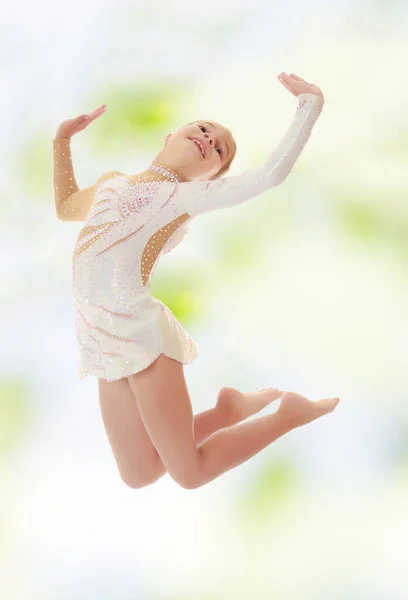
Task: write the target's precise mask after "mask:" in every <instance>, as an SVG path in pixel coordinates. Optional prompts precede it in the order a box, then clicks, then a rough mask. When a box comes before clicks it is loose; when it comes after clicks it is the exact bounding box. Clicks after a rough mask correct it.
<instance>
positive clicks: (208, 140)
mask: <svg viewBox="0 0 408 600" xmlns="http://www.w3.org/2000/svg"><path fill="white" fill-rule="evenodd" d="M204 137H205V138H206V139H207V142H208V143H209V144H210V145H211V144H213V143H214V142H213V139H212V136H211V134H210V133H208V132H207V131H206V132H205V133H204Z"/></svg>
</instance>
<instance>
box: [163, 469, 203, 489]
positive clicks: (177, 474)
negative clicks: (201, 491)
mask: <svg viewBox="0 0 408 600" xmlns="http://www.w3.org/2000/svg"><path fill="white" fill-rule="evenodd" d="M169 475H170V477H171V478H172V479H173V480H174V481H175V482H176V483H178V484H179V486H180V487H182V488H184V489H185V490H195V489H197V488H199V487H201V486H202V485H203V484H204V481H203V479H202V477H201V474H200V472H199V471H198V470H194V471H170V470H169Z"/></svg>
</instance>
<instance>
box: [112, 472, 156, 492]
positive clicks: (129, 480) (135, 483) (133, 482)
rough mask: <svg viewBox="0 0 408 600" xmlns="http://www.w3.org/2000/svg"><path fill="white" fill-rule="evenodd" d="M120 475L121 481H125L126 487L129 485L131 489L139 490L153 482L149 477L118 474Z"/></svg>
mask: <svg viewBox="0 0 408 600" xmlns="http://www.w3.org/2000/svg"><path fill="white" fill-rule="evenodd" d="M120 477H121V479H122V481H123V483H125V484H126V485H127V487H130V488H131V489H132V490H140V489H141V488H143V487H146V486H147V485H150V484H151V483H153V481H152V480H151V479H143V478H142V477H132V476H130V477H129V476H128V475H122V473H121V474H120Z"/></svg>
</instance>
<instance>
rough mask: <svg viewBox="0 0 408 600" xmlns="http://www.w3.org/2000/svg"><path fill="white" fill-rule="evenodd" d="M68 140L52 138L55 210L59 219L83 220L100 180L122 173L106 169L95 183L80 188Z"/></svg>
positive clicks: (69, 140)
mask: <svg viewBox="0 0 408 600" xmlns="http://www.w3.org/2000/svg"><path fill="white" fill-rule="evenodd" d="M70 142H71V139H70V138H54V140H53V149H54V197H55V210H56V213H57V217H58V219H60V220H61V221H84V220H85V218H86V216H87V214H88V212H89V210H90V208H91V206H92V203H93V199H94V194H95V191H96V189H97V187H98V185H99V184H100V183H102V181H106V180H107V179H111V178H112V177H115V176H116V175H123V173H121V172H120V171H108V172H107V173H104V174H103V175H102V176H101V177H100V178H99V179H98V180H97V182H96V183H94V184H93V185H91V186H89V187H87V188H84V189H82V190H80V189H79V187H78V184H77V182H76V179H75V174H74V168H73V165H72V156H71V144H70Z"/></svg>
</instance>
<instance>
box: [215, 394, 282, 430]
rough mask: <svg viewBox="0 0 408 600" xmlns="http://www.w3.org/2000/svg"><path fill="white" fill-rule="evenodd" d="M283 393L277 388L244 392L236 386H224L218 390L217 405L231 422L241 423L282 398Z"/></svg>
mask: <svg viewBox="0 0 408 600" xmlns="http://www.w3.org/2000/svg"><path fill="white" fill-rule="evenodd" d="M283 393H284V391H283V390H278V389H277V388H263V389H262V390H259V391H257V392H249V393H247V394H244V393H243V392H240V391H239V390H236V389H235V388H231V387H223V388H221V390H220V391H219V392H218V398H217V407H218V408H219V409H220V410H221V411H223V412H224V414H225V415H227V418H228V421H230V422H231V424H234V423H239V422H240V421H244V420H245V419H247V418H248V417H251V416H252V415H254V414H256V413H257V412H259V411H260V410H262V409H263V408H265V406H267V405H268V404H270V403H271V402H272V401H273V400H276V399H277V398H280V397H281V396H282V394H283Z"/></svg>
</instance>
